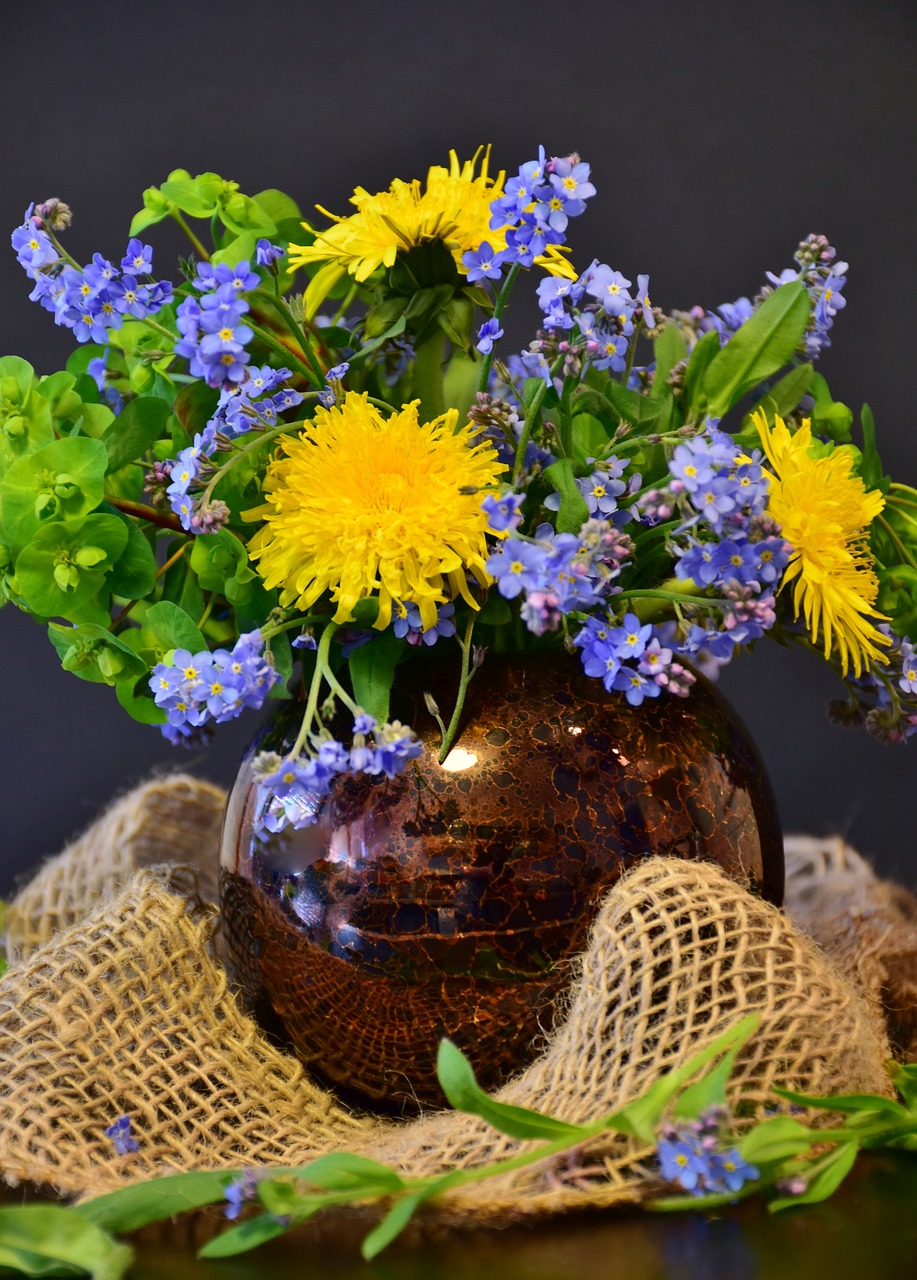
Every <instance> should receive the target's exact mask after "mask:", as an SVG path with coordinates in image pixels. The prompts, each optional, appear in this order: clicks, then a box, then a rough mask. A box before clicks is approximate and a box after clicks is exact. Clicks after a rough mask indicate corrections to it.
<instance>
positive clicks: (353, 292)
mask: <svg viewBox="0 0 917 1280" xmlns="http://www.w3.org/2000/svg"><path fill="white" fill-rule="evenodd" d="M358 288H359V285H356V284H355V285H353V286H352V287H351V288H350V289H349V290H348V292H347V296H346V297H345V298H344V301H343V302H342V303H341V305H340V306H339V307H338V309H337V312H336V314H335V317H334V319H333V320H332V321H331V323H332V325H335V324H340V323H341V321H342V320H343V319H344V317H345V316H346V314H347V311H348V308H349V307H350V304H351V303H352V302H353V300H354V298H355V297H356V296H357V289H358Z"/></svg>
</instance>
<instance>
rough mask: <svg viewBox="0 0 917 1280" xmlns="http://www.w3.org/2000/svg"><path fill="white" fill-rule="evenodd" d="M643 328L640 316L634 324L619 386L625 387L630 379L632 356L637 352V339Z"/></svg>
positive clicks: (632, 364) (632, 363)
mask: <svg viewBox="0 0 917 1280" xmlns="http://www.w3.org/2000/svg"><path fill="white" fill-rule="evenodd" d="M642 329H643V320H642V318H641V319H640V320H638V321H637V323H636V325H635V326H634V336H633V337H632V338H631V340H630V347H629V349H628V352H627V364H626V365H625V366H624V373H623V375H622V377H621V386H622V387H626V386H627V384H628V382H629V380H630V371H631V369H632V368H633V367H634V356H635V355H636V354H637V339H638V338H639V337H640V333H641V331H642Z"/></svg>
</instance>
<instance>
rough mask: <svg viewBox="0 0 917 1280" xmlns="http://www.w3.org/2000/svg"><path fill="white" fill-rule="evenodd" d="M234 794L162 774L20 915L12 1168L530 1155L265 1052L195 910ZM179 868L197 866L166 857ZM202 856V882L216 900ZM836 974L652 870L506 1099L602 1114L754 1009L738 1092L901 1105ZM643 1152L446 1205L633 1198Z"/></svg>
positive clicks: (775, 934) (644, 1179)
mask: <svg viewBox="0 0 917 1280" xmlns="http://www.w3.org/2000/svg"><path fill="white" fill-rule="evenodd" d="M221 802H222V796H221V793H219V792H218V791H216V790H215V789H214V788H212V787H208V786H206V785H205V784H202V783H199V782H195V781H194V780H193V779H191V778H188V777H175V778H172V779H168V780H160V781H155V782H152V783H148V784H147V785H146V786H145V787H142V788H139V789H138V790H137V791H135V792H133V793H131V794H130V795H128V796H126V797H125V798H124V799H122V800H120V801H119V802H118V803H117V804H116V805H115V806H114V807H113V808H112V809H111V810H110V811H109V813H108V814H106V815H105V816H104V817H103V818H101V819H100V820H99V822H97V823H96V825H95V826H94V827H93V828H91V830H90V831H88V832H87V833H86V835H85V836H83V837H82V839H81V840H79V841H77V842H76V843H74V844H73V845H71V846H70V847H69V848H68V849H67V850H66V851H65V852H64V853H63V854H61V855H59V856H58V858H57V859H55V860H54V861H52V862H50V863H49V864H48V865H47V866H46V867H45V868H44V869H43V870H42V871H41V872H39V874H38V875H37V876H36V878H35V880H34V881H33V882H32V884H31V885H29V886H28V887H27V888H26V889H25V890H24V891H23V893H22V894H21V895H20V896H19V898H18V899H17V900H16V901H15V903H14V904H13V906H12V909H11V912H10V914H9V921H8V939H9V949H10V951H11V953H12V955H13V956H14V957H15V958H16V959H15V962H14V963H13V965H12V967H11V968H10V970H9V972H8V973H7V975H6V976H5V978H4V979H3V980H2V982H0V1173H2V1175H3V1176H4V1177H5V1178H6V1179H7V1180H8V1181H10V1182H16V1181H19V1180H27V1181H30V1182H33V1183H36V1184H40V1185H47V1186H52V1187H55V1188H57V1189H58V1190H60V1191H62V1192H65V1193H68V1194H78V1195H85V1194H96V1193H98V1192H101V1191H104V1190H110V1189H113V1188H114V1187H117V1186H120V1185H123V1184H124V1183H126V1182H128V1181H133V1180H137V1179H140V1178H144V1177H149V1176H151V1175H154V1174H157V1173H163V1172H167V1171H168V1172H173V1171H176V1170H188V1169H201V1168H237V1167H240V1166H261V1165H263V1166H278V1165H291V1164H294V1165H295V1164H302V1163H305V1162H306V1161H308V1160H309V1159H311V1158H312V1157H313V1156H315V1155H318V1154H320V1153H321V1152H323V1151H327V1150H330V1149H336V1148H346V1149H349V1150H353V1151H360V1152H362V1153H364V1154H367V1155H372V1156H374V1157H376V1158H379V1159H383V1160H388V1161H392V1162H394V1163H396V1164H397V1165H399V1166H400V1167H401V1168H402V1169H403V1170H405V1171H407V1172H409V1173H410V1174H414V1175H419V1174H426V1173H430V1172H434V1171H438V1170H441V1169H444V1168H446V1167H454V1166H461V1167H473V1166H476V1165H478V1164H480V1163H483V1162H489V1161H491V1160H492V1159H494V1158H495V1157H498V1156H501V1155H509V1154H512V1153H513V1152H514V1151H516V1150H518V1149H520V1147H521V1146H522V1145H523V1144H520V1143H518V1142H516V1141H514V1140H512V1139H509V1138H504V1137H502V1136H501V1135H499V1134H495V1133H494V1131H493V1130H492V1129H489V1128H488V1127H487V1126H485V1125H483V1124H482V1123H480V1122H479V1121H477V1120H476V1119H475V1118H473V1117H470V1116H465V1115H459V1114H453V1113H435V1114H431V1115H428V1116H425V1117H422V1118H420V1119H418V1120H415V1121H412V1122H409V1123H404V1124H395V1123H393V1122H391V1121H381V1120H379V1119H377V1118H373V1117H367V1116H357V1115H355V1114H353V1113H352V1112H350V1111H348V1110H346V1109H345V1108H344V1107H342V1106H341V1105H340V1104H338V1103H337V1102H336V1101H335V1100H334V1098H333V1097H332V1096H331V1095H330V1094H329V1093H327V1092H326V1091H324V1090H323V1089H321V1088H319V1087H318V1086H317V1085H316V1084H314V1083H313V1082H312V1081H311V1080H310V1079H309V1078H308V1076H307V1075H306V1074H305V1072H304V1070H303V1069H302V1067H301V1066H299V1064H298V1063H297V1062H296V1061H295V1060H294V1059H292V1058H290V1057H289V1056H287V1055H286V1054H285V1053H283V1052H281V1051H280V1050H278V1049H276V1048H274V1047H273V1046H272V1045H271V1044H269V1043H268V1042H267V1041H266V1040H265V1038H264V1036H263V1035H262V1033H261V1032H260V1030H259V1029H258V1027H257V1026H256V1024H255V1023H254V1022H253V1021H252V1020H251V1019H250V1018H249V1017H248V1016H247V1014H246V1013H245V1012H244V1011H243V1009H242V1007H241V1006H240V1004H239V1003H238V1002H237V1001H236V999H235V998H234V996H233V994H232V992H231V991H230V990H229V988H228V984H227V979H226V977H225V974H224V971H223V969H222V967H221V966H220V964H219V961H218V959H217V958H216V956H215V955H214V953H213V947H212V938H213V929H214V924H215V921H216V914H215V910H214V908H213V907H212V906H208V905H207V904H206V903H205V902H204V901H202V898H203V899H206V898H208V897H210V896H211V895H212V886H213V877H212V868H213V867H214V866H215V865H216V860H217V850H216V844H217V832H218V813H219V809H220V806H221ZM789 852H790V871H791V875H790V882H791V885H792V884H793V883H794V875H795V874H796V872H797V870H798V869H799V868H800V867H801V866H802V865H803V864H804V863H805V857H806V856H808V857H809V864H808V871H807V872H805V873H804V872H803V871H802V870H799V871H798V875H799V877H800V878H801V879H802V881H804V883H805V886H806V889H807V891H808V893H809V899H808V904H809V905H808V907H807V908H805V907H801V908H800V919H801V920H802V921H803V923H805V920H804V919H803V917H804V916H805V912H806V911H808V914H809V916H810V917H813V916H815V915H817V912H813V910H812V899H813V897H814V896H817V895H816V890H815V888H814V885H815V884H816V882H817V880H818V878H819V874H821V875H822V878H825V875H824V872H825V863H824V859H822V864H821V872H819V870H818V866H817V859H815V860H813V857H812V856H811V855H812V852H813V851H812V850H809V854H808V855H806V854H805V851H804V850H803V852H794V850H793V848H792V847H791V848H790V850H789ZM174 862H177V863H180V864H183V865H184V866H185V868H186V869H185V870H182V869H176V868H175V867H173V866H169V865H157V864H169V863H174ZM188 865H190V866H191V868H192V869H194V868H196V869H197V871H198V872H200V871H201V870H203V869H205V868H209V869H210V874H209V876H205V877H204V878H202V879H201V880H200V882H199V885H198V887H199V889H200V894H198V893H197V892H196V891H195V879H196V877H195V875H194V873H193V870H192V871H189V870H187V867H188ZM876 883H878V882H876ZM802 896H803V897H804V896H805V895H802ZM833 907H839V902H838V901H833V902H832V908H833ZM808 923H809V925H811V923H812V920H811V919H809V921H808ZM822 941H824V939H823V940H822ZM843 964H844V968H843V970H842V969H841V968H839V967H838V966H837V965H835V964H834V963H833V962H832V960H831V959H830V958H829V957H828V956H827V955H826V954H825V952H824V950H822V949H821V948H820V947H819V946H817V945H816V944H815V943H814V942H813V941H811V940H810V939H809V938H808V937H806V936H805V935H804V934H803V933H801V932H800V931H799V930H798V929H797V928H795V927H794V925H793V924H792V923H791V922H790V921H789V919H788V918H787V916H786V915H785V914H784V913H782V912H779V911H777V910H775V909H774V908H773V907H770V906H768V905H767V904H765V903H762V902H761V901H759V900H758V899H756V898H754V897H752V896H751V895H749V894H748V893H747V892H746V891H745V890H744V889H743V888H741V887H740V886H738V885H736V884H735V883H733V882H732V881H731V880H729V879H728V878H726V877H725V876H724V875H723V874H722V873H721V872H720V871H719V870H718V869H717V868H715V867H711V866H708V865H706V864H696V863H688V862H681V861H676V860H672V859H659V858H656V859H650V860H648V861H647V862H646V863H644V864H643V865H642V866H640V867H637V868H636V869H635V870H633V871H632V872H631V873H630V874H629V875H627V876H626V877H625V878H624V879H623V880H622V881H620V882H619V884H618V885H617V886H616V887H615V888H614V889H613V890H612V891H611V892H610V893H609V894H608V896H607V898H606V900H605V902H604V904H603V906H602V909H601V911H600V913H599V915H598V918H597V920H596V923H595V926H594V929H593V932H592V935H591V938H590V942H589V945H588V947H587V950H586V952H585V953H584V955H583V956H582V958H581V961H580V962H579V964H578V968H577V974H576V980H575V982H574V984H573V987H572V989H571V996H570V999H569V1007H568V1009H567V1011H566V1016H565V1018H564V1019H562V1020H561V1022H560V1024H559V1029H558V1030H557V1032H556V1034H555V1035H554V1036H553V1037H552V1038H551V1039H550V1040H547V1041H546V1042H545V1044H544V1046H543V1049H542V1052H541V1054H540V1056H539V1057H538V1058H537V1059H536V1060H535V1062H534V1063H533V1064H532V1065H531V1066H530V1067H529V1068H528V1069H527V1070H525V1071H524V1072H523V1073H522V1074H521V1075H520V1076H518V1077H517V1078H516V1079H515V1080H513V1081H512V1082H510V1083H509V1084H508V1085H506V1086H505V1087H504V1089H503V1090H501V1092H500V1096H501V1097H502V1098H503V1099H504V1100H506V1101H511V1102H515V1103H521V1104H523V1105H526V1106H531V1107H536V1108H538V1109H540V1110H544V1111H547V1112H550V1113H551V1114H553V1115H556V1116H558V1117H560V1118H562V1119H565V1120H570V1121H587V1120H590V1119H594V1118H596V1117H597V1116H599V1115H601V1114H602V1113H603V1112H606V1111H610V1110H612V1109H613V1108H614V1107H615V1106H618V1105H620V1104H621V1103H623V1102H625V1101H627V1100H628V1099H630V1098H632V1097H634V1096H635V1095H636V1094H638V1093H640V1092H641V1091H642V1090H643V1089H644V1088H645V1087H646V1086H647V1084H648V1083H649V1082H650V1080H651V1079H652V1078H653V1077H654V1076H655V1075H656V1074H657V1073H658V1072H659V1071H660V1070H663V1069H666V1068H669V1067H674V1066H676V1065H678V1064H679V1063H680V1062H682V1061H684V1060H685V1059H686V1058H687V1057H689V1056H690V1055H691V1054H692V1053H694V1052H696V1050H697V1049H699V1048H700V1047H702V1046H703V1045H704V1044H705V1043H707V1042H709V1041H710V1040H712V1039H713V1038H715V1037H716V1036H717V1035H719V1034H720V1033H721V1032H722V1031H724V1030H725V1029H726V1028H727V1027H728V1026H730V1025H731V1024H732V1023H734V1022H735V1021H736V1020H737V1019H738V1018H739V1017H741V1016H742V1015H743V1014H745V1013H747V1012H750V1011H752V1010H755V1011H758V1012H759V1013H760V1014H761V1026H760V1028H759V1030H758V1032H757V1033H756V1035H755V1037H754V1038H753V1040H752V1041H751V1042H750V1044H749V1045H748V1046H747V1047H746V1049H745V1050H744V1051H743V1054H742V1056H741V1057H740V1059H739V1063H738V1068H737V1071H736V1073H735V1076H734V1079H733V1084H732V1088H733V1095H734V1096H733V1101H738V1100H739V1099H740V1098H741V1099H742V1100H743V1101H745V1102H748V1103H751V1104H753V1105H755V1106H759V1107H763V1106H764V1105H765V1103H772V1102H773V1097H772V1095H771V1093H770V1088H771V1085H773V1084H783V1085H786V1086H789V1087H793V1088H797V1089H803V1090H806V1091H814V1092H818V1093H822V1092H830V1091H840V1090H844V1091H854V1092H860V1091H871V1092H887V1091H888V1081H887V1076H886V1074H885V1070H884V1062H885V1060H886V1058H887V1057H888V1056H889V1045H888V1040H887V1036H886V1029H885V1023H884V1019H883V1016H882V1009H881V1006H880V1004H879V1002H878V999H879V995H880V994H881V993H880V992H879V991H878V989H877V988H876V986H875V983H874V982H873V983H871V982H870V981H868V980H867V979H866V978H864V976H863V975H862V974H861V973H859V972H858V970H857V965H856V963H855V961H854V960H852V959H851V956H850V955H848V954H846V953H845V955H844V959H843ZM867 978H868V975H867ZM123 1114H128V1115H130V1116H131V1118H132V1123H133V1130H134V1133H135V1134H136V1136H137V1138H138V1139H139V1141H140V1144H141V1145H140V1151H139V1153H137V1154H136V1155H131V1156H124V1157H116V1156H113V1154H112V1149H111V1144H110V1142H109V1141H108V1140H107V1139H106V1138H105V1137H104V1136H103V1130H104V1129H105V1128H106V1126H107V1125H109V1124H110V1123H111V1122H112V1120H113V1119H114V1118H116V1117H117V1116H119V1115H123ZM648 1155H649V1151H648V1150H645V1149H644V1150H640V1149H639V1146H638V1145H635V1144H633V1143H628V1142H623V1141H622V1142H617V1143H613V1144H611V1145H609V1146H607V1147H606V1148H603V1149H602V1150H601V1151H599V1152H597V1153H596V1152H591V1153H589V1155H588V1157H587V1161H586V1167H585V1168H584V1167H583V1166H582V1164H576V1165H574V1166H573V1167H568V1166H567V1164H561V1165H558V1166H557V1167H553V1168H545V1167H543V1166H541V1167H537V1168H532V1169H527V1170H525V1171H522V1172H519V1173H516V1174H514V1175H511V1176H506V1177H504V1178H502V1179H501V1180H500V1181H499V1182H495V1181H492V1180H491V1181H488V1182H486V1183H482V1184H480V1185H478V1186H471V1187H467V1188H464V1189H462V1190H460V1191H456V1192H453V1193H451V1194H450V1195H449V1196H448V1197H444V1198H443V1200H442V1201H441V1202H437V1207H436V1208H435V1209H434V1212H435V1213H436V1214H438V1215H439V1217H440V1218H445V1219H456V1220H461V1219H462V1218H463V1217H464V1216H465V1215H467V1214H468V1213H470V1212H471V1211H472V1210H473V1212H474V1216H475V1219H476V1220H480V1219H481V1218H482V1217H489V1218H491V1219H496V1220H498V1221H506V1220H509V1219H510V1218H516V1217H520V1216H523V1215H526V1214H540V1213H545V1212H548V1211H553V1210H557V1209H562V1208H569V1207H587V1206H599V1205H609V1204H614V1203H621V1202H629V1201H630V1202H635V1201H640V1200H641V1199H642V1198H644V1197H645V1196H646V1195H647V1194H648V1192H650V1191H655V1190H657V1189H658V1184H657V1185H656V1186H654V1184H653V1181H652V1170H651V1168H650V1167H649V1166H648V1164H647V1157H648Z"/></svg>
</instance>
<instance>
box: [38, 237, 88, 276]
mask: <svg viewBox="0 0 917 1280" xmlns="http://www.w3.org/2000/svg"><path fill="white" fill-rule="evenodd" d="M44 233H45V235H46V236H47V237H48V239H49V240H50V241H51V243H52V244H53V245H54V248H55V249H56V250H57V252H58V253H59V254H60V256H61V257H62V258H63V260H64V262H69V263H70V265H71V267H76V269H77V271H82V270H83V268H82V267H81V266H80V264H79V263H78V262H77V260H76V258H71V257H70V254H69V253H68V252H67V250H66V249H65V248H64V246H63V245H62V244H61V242H60V241H59V240H58V238H57V236H56V235H55V234H54V232H53V231H52V230H51V228H50V227H45V228H44Z"/></svg>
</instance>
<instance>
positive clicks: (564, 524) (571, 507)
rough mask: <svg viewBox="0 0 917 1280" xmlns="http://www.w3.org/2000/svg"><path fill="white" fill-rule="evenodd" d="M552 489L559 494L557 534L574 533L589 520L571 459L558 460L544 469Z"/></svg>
mask: <svg viewBox="0 0 917 1280" xmlns="http://www.w3.org/2000/svg"><path fill="white" fill-rule="evenodd" d="M545 475H547V476H548V478H549V479H550V481H551V483H552V484H553V485H554V488H555V489H556V490H557V491H558V492H559V493H560V507H559V508H558V512H557V531H558V533H575V532H576V531H577V530H578V529H579V528H580V526H581V525H582V524H583V522H584V521H585V520H588V519H589V507H588V506H587V504H586V499H585V498H584V497H583V495H582V494H581V493H580V491H579V488H578V486H577V483H576V472H575V470H574V467H573V460H572V458H559V459H558V460H557V462H552V463H551V465H550V466H549V467H547V468H546V469H545Z"/></svg>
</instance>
